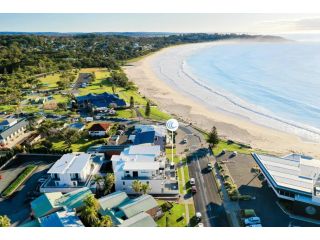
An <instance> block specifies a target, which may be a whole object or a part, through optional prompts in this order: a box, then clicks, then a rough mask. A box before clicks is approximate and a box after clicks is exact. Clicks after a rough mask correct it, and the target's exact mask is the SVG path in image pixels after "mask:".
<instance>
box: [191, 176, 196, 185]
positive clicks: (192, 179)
mask: <svg viewBox="0 0 320 240" xmlns="http://www.w3.org/2000/svg"><path fill="white" fill-rule="evenodd" d="M190 184H191V185H192V186H193V185H196V180H195V179H194V178H190Z"/></svg>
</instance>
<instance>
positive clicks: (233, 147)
mask: <svg viewBox="0 0 320 240" xmlns="http://www.w3.org/2000/svg"><path fill="white" fill-rule="evenodd" d="M223 149H224V150H226V151H229V152H233V151H237V152H238V153H243V154H250V153H252V152H253V151H254V149H251V148H246V147H242V146H241V145H240V144H237V143H228V141H226V140H220V141H219V143H218V145H217V146H215V147H214V148H213V152H214V154H215V155H218V154H219V153H221V151H222V150H223Z"/></svg>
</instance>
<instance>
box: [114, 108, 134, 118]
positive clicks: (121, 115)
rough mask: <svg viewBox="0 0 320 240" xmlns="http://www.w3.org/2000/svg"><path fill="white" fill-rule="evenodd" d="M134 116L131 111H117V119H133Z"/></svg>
mask: <svg viewBox="0 0 320 240" xmlns="http://www.w3.org/2000/svg"><path fill="white" fill-rule="evenodd" d="M136 116H137V115H136V112H135V111H134V110H131V109H124V110H117V117H119V118H134V117H136Z"/></svg>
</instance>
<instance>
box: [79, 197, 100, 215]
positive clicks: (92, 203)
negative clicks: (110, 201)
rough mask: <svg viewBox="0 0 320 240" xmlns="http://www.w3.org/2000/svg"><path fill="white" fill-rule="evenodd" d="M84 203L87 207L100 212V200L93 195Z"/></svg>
mask: <svg viewBox="0 0 320 240" xmlns="http://www.w3.org/2000/svg"><path fill="white" fill-rule="evenodd" d="M83 203H84V205H85V207H89V208H93V209H94V210H96V211H98V210H99V202H98V200H97V199H96V198H95V197H94V195H93V194H90V195H89V196H88V197H86V198H85V199H84V200H83Z"/></svg>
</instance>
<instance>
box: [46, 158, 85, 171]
mask: <svg viewBox="0 0 320 240" xmlns="http://www.w3.org/2000/svg"><path fill="white" fill-rule="evenodd" d="M90 160H91V154H87V153H80V154H75V153H68V154H64V155H63V156H62V157H61V158H60V159H59V160H58V161H56V162H55V164H54V165H53V166H52V167H51V168H50V170H49V171H48V173H49V174H53V173H57V174H65V173H79V172H81V171H82V169H83V168H84V167H85V166H86V165H87V163H88V162H89V161H90Z"/></svg>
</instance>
